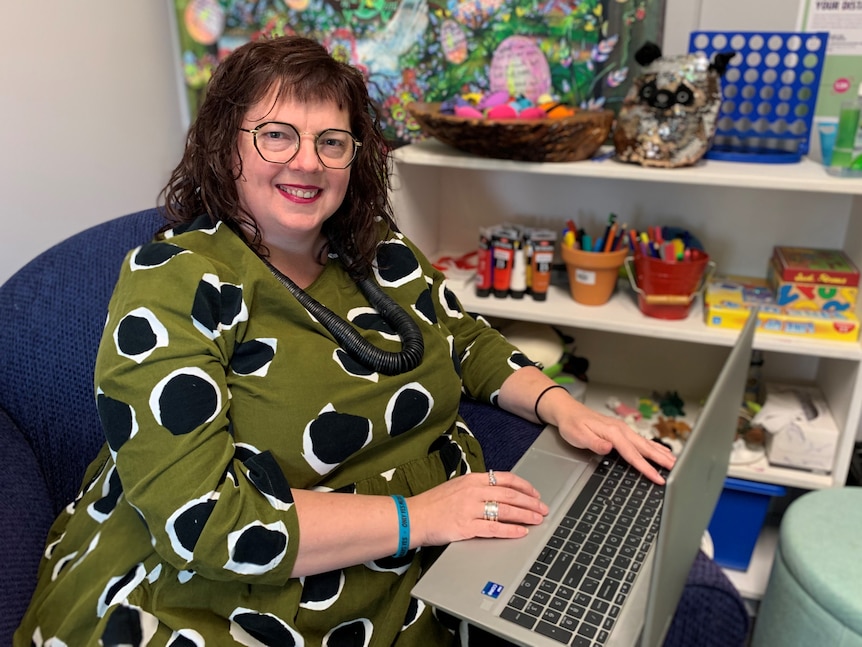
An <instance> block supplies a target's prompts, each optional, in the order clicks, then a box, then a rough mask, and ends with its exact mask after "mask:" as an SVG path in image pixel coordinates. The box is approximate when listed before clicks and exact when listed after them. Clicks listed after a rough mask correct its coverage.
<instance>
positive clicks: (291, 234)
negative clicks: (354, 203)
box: [237, 95, 350, 251]
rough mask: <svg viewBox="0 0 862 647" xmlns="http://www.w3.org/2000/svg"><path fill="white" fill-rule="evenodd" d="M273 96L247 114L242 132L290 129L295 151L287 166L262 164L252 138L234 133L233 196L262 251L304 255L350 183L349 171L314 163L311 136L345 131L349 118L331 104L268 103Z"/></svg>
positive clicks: (314, 153)
mask: <svg viewBox="0 0 862 647" xmlns="http://www.w3.org/2000/svg"><path fill="white" fill-rule="evenodd" d="M273 96H274V95H271V96H269V97H267V98H265V99H264V100H263V101H261V102H260V103H258V104H257V105H256V106H254V107H253V108H252V109H250V110H249V111H248V112H247V113H246V116H245V118H244V120H243V124H242V127H243V128H247V129H249V130H253V129H254V128H256V127H257V126H259V125H260V124H263V123H266V122H271V121H278V122H283V123H288V124H291V125H293V126H295V127H296V130H297V131H299V133H300V147H299V152H298V153H297V154H296V157H294V158H293V159H292V160H291V161H290V162H288V163H287V164H278V163H273V162H267V161H265V160H264V159H263V158H262V157H261V156H260V155H259V154H258V152H257V150H256V149H255V145H254V136H253V135H252V134H251V133H247V132H244V131H239V135H238V136H239V154H240V158H241V160H242V176H241V177H240V178H239V179H238V180H237V191H238V193H239V199H240V203H241V204H242V206H243V207H245V209H246V210H247V211H248V212H249V213H250V214H251V215H252V216H253V217H254V220H255V222H257V226H258V228H259V229H260V232H261V235H262V236H263V243H264V244H265V245H266V246H267V247H270V248H277V249H284V250H292V251H297V250H299V251H301V250H303V249H306V250H307V249H308V248H306V247H304V246H305V245H311V246H315V245H317V244H318V242H319V237H320V228H321V227H322V226H323V223H324V221H325V220H326V219H327V218H329V217H330V216H331V215H332V214H333V213H334V212H335V210H336V209H337V208H338V207H339V206H340V205H341V203H342V201H343V200H344V196H345V194H346V192H347V184H348V180H349V179H350V168H349V167H348V168H346V169H331V168H327V167H325V166H324V165H323V164H322V163H321V162H320V159H319V158H318V156H317V153H316V152H315V151H316V148H315V140H314V136H315V135H318V134H320V133H321V132H323V131H324V130H327V129H329V128H337V129H340V130H350V116H349V115H348V113H347V112H346V111H344V110H340V109H339V108H338V106H337V105H336V104H334V103H328V102H322V103H318V102H315V103H297V102H295V101H293V100H287V99H286V100H282V101H279V102H277V103H275V104H273V98H272V97H273ZM261 149H262V150H263V148H262V147H261ZM273 251H274V250H273Z"/></svg>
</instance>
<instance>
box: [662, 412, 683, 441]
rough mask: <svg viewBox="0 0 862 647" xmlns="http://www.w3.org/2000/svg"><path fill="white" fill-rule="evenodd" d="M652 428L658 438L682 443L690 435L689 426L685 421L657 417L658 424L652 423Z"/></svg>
mask: <svg viewBox="0 0 862 647" xmlns="http://www.w3.org/2000/svg"><path fill="white" fill-rule="evenodd" d="M653 427H654V428H655V430H656V431H657V432H658V437H659V438H665V439H668V438H669V439H671V440H680V441H684V440H686V439H687V438H688V437H689V435H690V434H691V426H690V425H689V424H688V423H687V422H686V421H685V420H677V419H676V418H665V417H664V416H659V417H658V422H656V423H654V424H653Z"/></svg>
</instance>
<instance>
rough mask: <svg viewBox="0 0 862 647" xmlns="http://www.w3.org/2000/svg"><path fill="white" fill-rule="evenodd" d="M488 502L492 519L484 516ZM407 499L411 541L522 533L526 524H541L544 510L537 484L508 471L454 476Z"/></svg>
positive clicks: (432, 542) (425, 543) (441, 542)
mask: <svg viewBox="0 0 862 647" xmlns="http://www.w3.org/2000/svg"><path fill="white" fill-rule="evenodd" d="M492 474H493V478H492V476H491V475H492ZM492 482H496V484H495V485H492ZM488 502H496V503H497V520H496V521H494V520H489V519H486V518H485V514H486V503H488ZM407 504H408V509H409V511H410V523H411V527H412V537H413V541H411V544H412V547H416V546H420V545H421V546H442V545H445V544H449V543H451V542H453V541H461V540H463V539H472V538H473V537H501V538H509V539H512V538H517V537H523V536H524V535H526V534H527V532H529V530H528V527H529V526H535V525H538V524H540V523H541V522H542V519H544V518H545V515H547V514H548V506H547V505H545V504H544V503H543V502H542V500H541V499H540V498H539V492H538V490H536V488H534V487H533V486H532V485H530V483H529V482H527V481H525V480H524V479H523V478H521V477H520V476H517V475H515V474H512V473H511V472H477V473H473V474H466V475H464V476H459V477H457V478H454V479H452V480H451V481H447V482H445V483H442V484H440V485H438V486H436V487H434V488H432V489H430V490H428V491H426V492H423V493H421V494H417V495H415V496H412V497H410V498H409V499H408V500H407ZM492 509H493V507H492Z"/></svg>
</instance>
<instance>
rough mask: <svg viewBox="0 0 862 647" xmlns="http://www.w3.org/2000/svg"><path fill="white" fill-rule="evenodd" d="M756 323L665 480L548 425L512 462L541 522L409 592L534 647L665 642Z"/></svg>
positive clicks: (719, 470)
mask: <svg viewBox="0 0 862 647" xmlns="http://www.w3.org/2000/svg"><path fill="white" fill-rule="evenodd" d="M756 326H757V313H756V312H753V313H752V314H751V315H750V316H749V318H748V321H747V322H746V324H745V326H744V327H743V329H742V331H741V332H740V334H739V336H738V338H737V340H736V343H735V345H734V347H733V348H732V350H731V351H730V353H729V355H728V357H727V359H726V360H725V363H724V366H723V367H722V369H721V372H720V374H719V376H718V378H717V380H716V381H715V384H714V385H713V387H712V390H711V392H710V394H709V396H708V398H707V400H706V402H705V404H704V406H703V408H702V410H701V412H700V415H699V416H698V418H697V420H696V422H695V424H694V427H693V429H692V432H691V434H690V436H689V438H688V440H687V441H686V444H685V446H684V448H683V451H682V452H681V455H680V456H679V457H678V459H677V462H676V464H675V466H674V468H673V470H671V472H670V473H669V474H667V473H665V476H666V484H665V485H664V486H656V485H655V484H653V483H652V482H651V481H649V480H647V479H646V478H644V477H643V476H641V475H640V473H639V472H636V471H635V470H633V468H631V467H630V466H628V465H627V464H626V463H625V462H624V461H622V459H620V458H619V457H618V456H615V453H612V454H611V455H609V456H607V457H603V456H599V455H596V454H593V453H592V452H590V451H586V450H579V449H576V448H574V447H571V446H570V445H568V444H567V443H565V441H563V440H561V439H560V437H559V434H558V433H557V431H556V429H555V428H554V427H552V426H550V425H549V426H547V427H546V428H545V429H544V430H543V431H542V433H541V434H540V435H539V436H538V438H537V439H536V440H535V442H534V443H533V444H532V445H531V446H530V448H529V449H528V450H527V452H526V453H525V454H524V456H523V457H522V458H521V459H520V460H519V461H518V463H517V464H516V465H515V467H514V468H513V471H514V472H516V473H517V474H519V475H521V476H523V477H524V478H526V479H527V480H528V481H530V482H531V483H532V484H533V485H534V486H535V487H536V489H538V490H539V492H540V493H541V494H542V499H543V500H544V501H545V502H546V503H547V504H548V506H549V507H550V512H549V514H548V516H547V518H546V519H545V521H544V522H543V523H542V524H541V525H539V526H535V527H532V528H531V529H530V533H529V534H528V535H527V536H526V537H524V538H522V539H517V540H503V539H483V538H477V539H471V540H469V541H462V542H456V543H453V544H451V545H450V546H448V547H447V548H446V550H444V551H443V554H442V555H441V556H440V558H439V559H438V560H437V561H436V562H435V563H434V564H433V565H432V566H431V568H430V569H429V570H428V571H427V572H426V573H425V574H424V575H423V576H422V578H421V579H420V580H419V582H418V583H417V584H416V586H415V587H414V589H413V595H414V597H416V598H418V599H420V600H422V601H424V602H426V603H427V604H430V605H433V606H435V607H438V608H439V609H442V610H444V611H447V612H448V613H450V614H452V615H454V616H457V617H459V618H461V619H463V620H467V621H468V622H470V623H472V624H475V625H477V626H479V627H481V628H483V629H485V630H486V631H489V632H490V633H492V634H496V635H498V636H501V637H503V638H506V639H507V640H509V641H511V642H514V643H516V644H520V645H526V646H530V647H559V646H560V645H574V646H581V645H588V646H590V647H598V646H602V647H603V646H608V647H616V646H619V645H625V646H626V647H631V646H632V645H640V646H641V647H653V646H657V645H661V644H662V642H663V641H664V637H665V636H666V634H667V631H668V629H669V627H670V624H671V621H672V619H673V615H674V612H675V610H676V607H677V604H678V603H679V599H680V596H681V595H682V591H683V588H684V586H685V582H686V579H687V576H688V572H689V570H690V568H691V565H692V563H693V562H694V559H695V557H696V555H697V551H698V550H699V548H700V545H701V539H702V537H703V534H704V531H705V530H706V528H707V525H708V523H709V520H710V518H711V516H712V512H713V510H714V508H715V504H716V502H717V501H718V497H719V495H720V494H721V491H722V488H723V485H724V479H725V476H726V475H727V467H728V463H729V460H730V451H731V447H732V444H733V439H734V430H735V428H736V423H737V417H738V414H739V407H740V405H741V403H742V398H743V391H744V387H745V381H746V378H747V373H748V367H749V362H750V359H751V348H752V341H753V337H754V331H755V328H756ZM586 499H589V500H586Z"/></svg>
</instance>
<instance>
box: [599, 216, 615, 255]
mask: <svg viewBox="0 0 862 647" xmlns="http://www.w3.org/2000/svg"><path fill="white" fill-rule="evenodd" d="M616 237H617V223H613V224H611V226H610V228H609V229H608V233H607V234H605V240H604V243H605V244H604V247H603V248H602V251H605V252H609V251H611V250H612V249H613V248H614V240H616Z"/></svg>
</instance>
